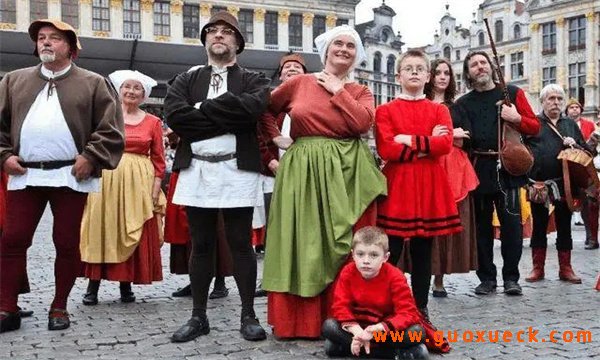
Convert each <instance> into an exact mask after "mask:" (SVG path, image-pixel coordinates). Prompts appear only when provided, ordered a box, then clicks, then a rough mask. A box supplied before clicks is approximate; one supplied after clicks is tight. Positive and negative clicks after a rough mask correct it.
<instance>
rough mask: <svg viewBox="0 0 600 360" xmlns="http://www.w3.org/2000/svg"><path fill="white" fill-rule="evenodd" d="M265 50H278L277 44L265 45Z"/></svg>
mask: <svg viewBox="0 0 600 360" xmlns="http://www.w3.org/2000/svg"><path fill="white" fill-rule="evenodd" d="M265 50H279V45H278V44H265Z"/></svg>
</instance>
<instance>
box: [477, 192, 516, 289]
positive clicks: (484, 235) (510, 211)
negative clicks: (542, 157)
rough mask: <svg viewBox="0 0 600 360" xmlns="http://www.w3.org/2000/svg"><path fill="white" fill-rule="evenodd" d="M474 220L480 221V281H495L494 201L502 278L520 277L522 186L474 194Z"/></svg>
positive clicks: (478, 244) (511, 279)
mask: <svg viewBox="0 0 600 360" xmlns="http://www.w3.org/2000/svg"><path fill="white" fill-rule="evenodd" d="M474 200H475V223H476V224H477V259H478V261H479V270H477V276H478V277H479V280H480V281H493V282H494V283H495V282H496V275H497V273H496V265H494V228H493V226H492V216H493V213H494V205H496V212H497V213H498V219H499V220H500V240H501V245H500V252H501V254H502V259H503V260H504V266H503V267H502V279H503V280H504V281H507V280H508V281H519V261H520V260H521V254H522V253H523V226H522V225H521V203H520V202H519V189H518V188H517V189H507V190H506V191H505V193H502V192H496V193H493V194H477V193H476V194H475V196H474Z"/></svg>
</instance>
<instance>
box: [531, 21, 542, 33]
mask: <svg viewBox="0 0 600 360" xmlns="http://www.w3.org/2000/svg"><path fill="white" fill-rule="evenodd" d="M529 28H530V29H531V31H533V32H536V31H538V30H539V29H540V24H539V23H533V24H531V25H529Z"/></svg>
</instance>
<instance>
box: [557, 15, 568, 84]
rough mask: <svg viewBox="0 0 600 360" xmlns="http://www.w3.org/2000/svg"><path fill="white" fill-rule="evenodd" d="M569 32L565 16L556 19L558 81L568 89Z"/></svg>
mask: <svg viewBox="0 0 600 360" xmlns="http://www.w3.org/2000/svg"><path fill="white" fill-rule="evenodd" d="M567 41H568V34H567V32H566V31H565V18H564V17H559V18H557V19H556V82H557V83H558V84H559V85H561V86H562V87H563V88H565V89H568V87H569V83H568V81H567V67H568V64H566V59H567V56H566V55H567V54H568V53H569V45H568V42H567Z"/></svg>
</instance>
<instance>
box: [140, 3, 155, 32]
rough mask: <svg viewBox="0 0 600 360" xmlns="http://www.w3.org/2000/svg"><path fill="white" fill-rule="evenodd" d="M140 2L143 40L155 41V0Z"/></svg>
mask: <svg viewBox="0 0 600 360" xmlns="http://www.w3.org/2000/svg"><path fill="white" fill-rule="evenodd" d="M140 3H141V11H140V27H141V31H142V40H144V41H154V0H141V1H140Z"/></svg>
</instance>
